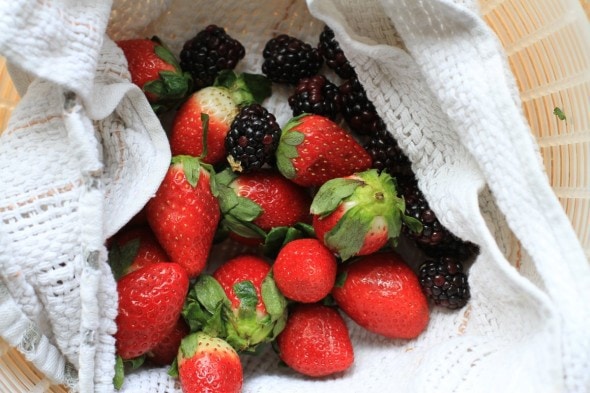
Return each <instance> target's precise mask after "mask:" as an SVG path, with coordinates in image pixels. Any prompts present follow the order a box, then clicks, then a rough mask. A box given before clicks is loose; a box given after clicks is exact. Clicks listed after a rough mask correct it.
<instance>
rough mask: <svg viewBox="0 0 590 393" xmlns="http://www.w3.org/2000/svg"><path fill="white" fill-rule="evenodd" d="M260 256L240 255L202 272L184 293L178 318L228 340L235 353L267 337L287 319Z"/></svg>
mask: <svg viewBox="0 0 590 393" xmlns="http://www.w3.org/2000/svg"><path fill="white" fill-rule="evenodd" d="M270 272H271V266H270V264H269V263H268V262H266V261H265V260H264V259H263V258H262V257H259V256H256V255H253V254H242V255H238V256H236V257H234V258H231V259H229V260H227V261H226V262H224V263H223V264H222V265H221V266H219V267H218V268H217V269H216V270H215V271H214V272H213V275H212V276H209V275H206V274H202V275H201V276H200V277H199V278H198V279H197V281H196V283H195V285H194V286H193V288H192V289H191V290H190V291H189V295H188V298H187V302H186V304H185V308H184V310H183V316H184V317H185V319H186V320H187V321H188V323H189V325H190V327H191V330H192V331H204V332H205V333H208V334H210V335H213V336H216V337H220V338H223V339H225V340H227V342H228V343H230V345H232V346H233V347H234V348H235V349H236V350H238V351H254V350H255V349H256V347H257V346H258V344H260V343H263V342H268V341H272V340H273V339H274V338H275V337H276V335H277V334H278V333H280V331H281V330H282V328H283V327H284V324H285V320H286V300H285V298H284V297H283V295H282V294H281V293H280V292H279V290H278V289H277V287H276V285H275V282H274V280H273V278H272V275H271V274H270Z"/></svg>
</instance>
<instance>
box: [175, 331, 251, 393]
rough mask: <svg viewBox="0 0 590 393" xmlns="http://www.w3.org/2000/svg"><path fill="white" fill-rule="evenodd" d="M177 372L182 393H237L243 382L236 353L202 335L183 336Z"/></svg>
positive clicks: (230, 348)
mask: <svg viewBox="0 0 590 393" xmlns="http://www.w3.org/2000/svg"><path fill="white" fill-rule="evenodd" d="M177 370H178V378H179V380H180V386H181V388H182V391H183V392H184V393H206V392H216V393H239V392H240V391H241V390H242V384H243V380H244V375H243V370H242V364H241V362H240V357H239V356H238V353H237V352H236V351H235V350H234V349H233V348H232V347H231V345H229V344H228V343H227V342H225V341H224V340H222V339H220V338H217V337H211V336H209V335H207V334H205V333H203V332H197V333H192V334H190V335H188V336H186V337H185V338H184V339H183V340H182V342H181V344H180V349H179V351H178V357H177Z"/></svg>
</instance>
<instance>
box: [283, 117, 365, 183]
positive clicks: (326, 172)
mask: <svg viewBox="0 0 590 393" xmlns="http://www.w3.org/2000/svg"><path fill="white" fill-rule="evenodd" d="M277 166H278V168H279V170H280V171H281V173H282V174H283V175H284V176H285V177H287V178H288V179H291V180H292V181H294V182H295V183H297V184H300V185H302V186H306V187H310V186H321V185H322V184H324V183H325V182H326V181H328V180H330V179H334V178H336V177H343V176H348V175H352V174H353V173H355V172H359V171H363V170H365V169H369V168H370V167H371V156H370V155H369V153H367V152H366V151H365V149H364V148H363V147H362V146H361V145H360V144H359V143H358V142H357V141H356V140H355V139H354V138H353V137H352V136H351V135H350V134H348V133H347V132H346V131H345V130H344V129H342V128H341V127H340V126H339V125H338V124H336V123H335V122H333V121H332V120H330V119H328V118H327V117H323V116H319V115H311V114H303V115H300V116H297V117H294V118H292V119H291V120H290V121H289V122H288V123H287V124H286V125H285V127H283V132H282V135H281V141H280V142H279V147H278V149H277Z"/></svg>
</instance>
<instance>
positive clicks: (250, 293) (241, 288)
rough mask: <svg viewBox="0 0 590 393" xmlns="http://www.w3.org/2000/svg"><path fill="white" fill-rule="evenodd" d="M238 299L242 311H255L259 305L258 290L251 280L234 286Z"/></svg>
mask: <svg viewBox="0 0 590 393" xmlns="http://www.w3.org/2000/svg"><path fill="white" fill-rule="evenodd" d="M233 289H234V293H235V294H236V297H237V298H238V299H240V310H247V311H250V310H255V309H256V305H257V304H258V294H257V293H256V288H255V287H254V284H253V283H252V281H250V280H244V281H240V282H237V283H235V284H234V286H233Z"/></svg>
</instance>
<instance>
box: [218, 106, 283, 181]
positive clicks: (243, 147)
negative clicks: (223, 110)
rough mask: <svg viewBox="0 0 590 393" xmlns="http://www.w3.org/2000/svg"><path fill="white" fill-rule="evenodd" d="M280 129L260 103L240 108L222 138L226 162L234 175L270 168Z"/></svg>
mask: <svg viewBox="0 0 590 393" xmlns="http://www.w3.org/2000/svg"><path fill="white" fill-rule="evenodd" d="M280 137H281V127H280V126H279V124H278V123H277V120H276V118H275V116H274V115H273V114H272V113H270V112H269V111H268V110H266V108H264V107H263V106H262V105H260V104H250V105H247V106H244V107H243V108H241V109H240V112H239V113H238V115H237V116H236V117H235V118H234V120H233V121H232V124H231V126H230V129H229V131H228V133H227V135H226V137H225V149H226V151H227V154H228V157H227V160H228V162H229V163H230V166H231V168H232V170H233V171H234V172H244V173H247V172H252V171H255V170H257V169H259V168H261V167H262V166H263V165H264V164H269V165H273V164H274V156H275V151H276V149H277V146H278V144H279V139H280Z"/></svg>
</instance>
